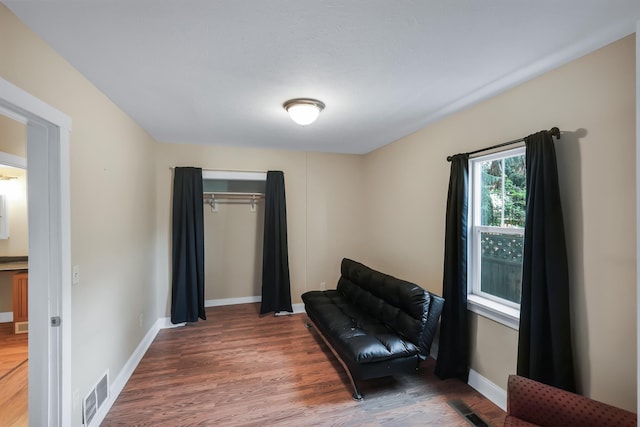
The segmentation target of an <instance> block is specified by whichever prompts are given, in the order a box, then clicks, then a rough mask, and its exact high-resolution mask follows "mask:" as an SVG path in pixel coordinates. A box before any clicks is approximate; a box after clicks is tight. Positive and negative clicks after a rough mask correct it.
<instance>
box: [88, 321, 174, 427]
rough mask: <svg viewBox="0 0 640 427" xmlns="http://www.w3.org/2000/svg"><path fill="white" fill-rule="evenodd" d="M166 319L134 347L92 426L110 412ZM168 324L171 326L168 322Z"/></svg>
mask: <svg viewBox="0 0 640 427" xmlns="http://www.w3.org/2000/svg"><path fill="white" fill-rule="evenodd" d="M166 319H168V318H160V319H158V320H157V321H156V322H155V323H154V324H153V326H152V327H151V329H149V331H148V332H147V334H146V335H145V336H144V338H142V341H140V344H138V347H136V349H135V350H134V352H133V354H132V355H131V357H129V360H127V363H125V365H124V366H123V367H122V369H121V370H120V373H119V374H118V376H117V377H116V379H115V380H114V381H113V382H112V383H111V387H110V390H109V399H108V400H107V402H106V403H105V405H103V406H102V407H101V408H100V411H99V412H98V413H97V414H96V418H95V419H94V422H93V423H92V424H93V425H100V424H101V423H102V421H103V420H104V418H105V417H106V416H107V414H108V413H109V411H110V410H111V407H112V406H113V404H114V403H115V401H116V399H117V398H118V396H119V395H120V393H121V392H122V389H124V386H125V385H126V384H127V381H129V378H131V375H132V374H133V371H135V370H136V367H137V366H138V363H140V360H142V356H144V354H145V353H146V351H147V350H148V349H149V346H150V345H151V343H152V342H153V340H154V339H155V337H156V335H158V331H160V329H162V328H163V326H164V325H165V324H166V322H167V320H166ZM169 324H171V322H170V321H169Z"/></svg>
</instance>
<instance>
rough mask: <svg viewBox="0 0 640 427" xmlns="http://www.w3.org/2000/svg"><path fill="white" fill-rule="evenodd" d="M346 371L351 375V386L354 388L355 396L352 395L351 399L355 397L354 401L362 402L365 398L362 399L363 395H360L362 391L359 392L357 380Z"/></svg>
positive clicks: (348, 373)
mask: <svg viewBox="0 0 640 427" xmlns="http://www.w3.org/2000/svg"><path fill="white" fill-rule="evenodd" d="M338 360H340V359H338ZM345 369H346V368H345ZM346 371H347V375H349V380H351V385H352V386H353V394H352V395H351V397H353V400H355V401H356V402H360V401H361V400H363V399H364V397H362V394H360V390H358V386H357V385H356V380H355V378H353V375H351V372H349V370H348V369H346Z"/></svg>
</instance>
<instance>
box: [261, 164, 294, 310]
mask: <svg viewBox="0 0 640 427" xmlns="http://www.w3.org/2000/svg"><path fill="white" fill-rule="evenodd" d="M264 204H265V207H264V243H263V248H262V303H261V305H260V314H266V313H270V312H278V311H288V312H293V308H292V307H291V284H290V280H289V250H288V247H287V203H286V197H285V190H284V174H283V173H282V172H281V171H268V172H267V182H266V188H265V201H264Z"/></svg>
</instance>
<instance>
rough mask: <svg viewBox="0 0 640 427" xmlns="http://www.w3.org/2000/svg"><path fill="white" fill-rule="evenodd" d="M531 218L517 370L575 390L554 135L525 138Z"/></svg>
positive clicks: (544, 133) (526, 241)
mask: <svg viewBox="0 0 640 427" xmlns="http://www.w3.org/2000/svg"><path fill="white" fill-rule="evenodd" d="M525 143H526V146H527V154H526V157H527V208H526V212H527V219H526V222H525V230H524V257H523V261H522V300H521V303H520V330H519V338H518V375H521V376H525V377H528V378H531V379H533V380H536V381H540V382H543V383H546V384H549V385H552V386H555V387H559V388H562V389H565V390H568V391H575V382H574V372H573V356H572V349H571V325H570V315H569V273H568V267H567V249H566V244H565V237H564V224H563V220H562V209H561V206H560V191H559V188H558V168H557V164H556V153H555V148H554V145H553V138H552V136H551V135H550V134H549V133H548V132H547V131H542V132H538V133H535V134H533V135H530V136H528V137H526V138H525Z"/></svg>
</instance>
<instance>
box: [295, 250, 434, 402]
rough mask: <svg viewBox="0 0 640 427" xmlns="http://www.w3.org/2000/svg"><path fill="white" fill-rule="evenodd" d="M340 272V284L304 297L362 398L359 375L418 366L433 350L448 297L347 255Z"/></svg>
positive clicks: (312, 318) (389, 373)
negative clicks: (439, 321)
mask: <svg viewBox="0 0 640 427" xmlns="http://www.w3.org/2000/svg"><path fill="white" fill-rule="evenodd" d="M340 272H341V277H340V279H339V280H338V286H337V289H335V290H326V291H310V292H306V293H304V294H303V295H302V301H303V302H304V306H305V310H306V312H307V316H308V317H309V320H310V321H311V324H312V325H313V326H315V329H316V330H317V331H318V332H319V334H320V336H321V337H322V338H323V339H324V341H325V342H326V343H327V345H328V346H329V348H330V349H331V351H332V352H333V354H334V355H335V356H336V357H337V358H338V360H339V361H340V363H341V364H342V366H343V367H344V368H345V370H346V371H347V374H348V375H349V379H350V380H351V384H352V385H353V389H354V393H353V398H354V399H356V400H360V399H362V395H361V394H360V392H359V390H358V386H357V384H356V380H367V379H371V378H378V377H385V376H392V375H395V374H401V373H409V372H415V371H416V370H417V369H418V365H419V363H420V361H422V360H425V359H426V358H427V357H428V356H429V350H430V348H431V342H432V341H433V336H434V334H435V332H436V329H437V327H438V319H439V317H440V313H441V312H442V306H443V305H444V299H443V298H442V297H439V296H437V295H434V294H432V293H430V292H428V291H426V290H424V289H422V288H421V287H420V286H418V285H416V284H414V283H410V282H407V281H404V280H400V279H396V278H395V277H392V276H389V275H387V274H384V273H381V272H379V271H375V270H372V269H371V268H369V267H367V266H365V265H363V264H361V263H359V262H356V261H353V260H350V259H347V258H345V259H343V260H342V264H341V268H340Z"/></svg>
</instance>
